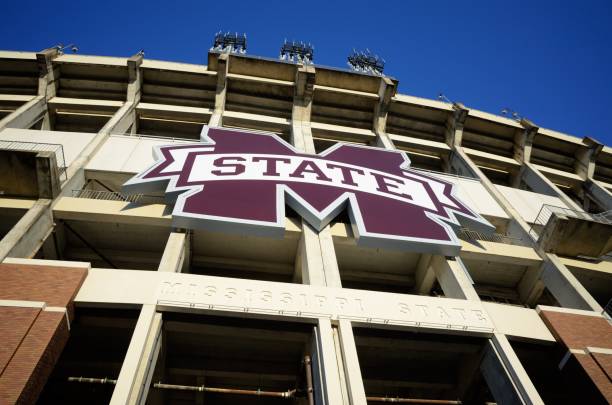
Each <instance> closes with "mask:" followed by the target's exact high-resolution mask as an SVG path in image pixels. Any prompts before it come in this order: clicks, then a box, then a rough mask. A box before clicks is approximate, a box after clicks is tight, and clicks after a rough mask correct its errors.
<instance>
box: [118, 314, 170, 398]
mask: <svg viewBox="0 0 612 405" xmlns="http://www.w3.org/2000/svg"><path fill="white" fill-rule="evenodd" d="M160 330H161V314H158V313H157V312H156V309H155V305H151V304H145V305H143V306H142V309H141V310H140V315H139V316H138V321H137V322H136V327H135V328H134V333H133V334H132V339H131V340H130V345H129V347H128V350H127V353H126V354H125V358H124V359H123V365H122V366H121V371H120V372H119V377H118V378H117V384H116V385H115V390H114V391H113V396H112V398H111V400H110V404H111V405H126V404H136V403H139V402H140V401H138V400H137V399H138V398H139V397H140V396H141V394H142V393H143V391H144V390H143V388H144V387H143V385H144V384H143V383H144V381H146V379H148V378H150V377H149V375H150V374H151V373H152V369H151V368H155V362H154V361H152V360H153V357H157V353H159V349H157V351H156V350H155V348H156V342H157V341H158V340H159V339H158V338H156V336H158V335H159V333H160ZM152 335H153V337H152ZM143 368H144V372H143ZM149 370H150V371H149ZM147 371H149V372H147ZM145 376H146V377H145Z"/></svg>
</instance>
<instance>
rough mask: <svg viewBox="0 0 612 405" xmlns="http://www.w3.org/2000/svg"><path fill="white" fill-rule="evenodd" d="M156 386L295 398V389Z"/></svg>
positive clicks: (158, 386)
mask: <svg viewBox="0 0 612 405" xmlns="http://www.w3.org/2000/svg"><path fill="white" fill-rule="evenodd" d="M153 386H154V387H155V388H161V389H166V390H178V391H199V392H215V393H218V394H236V395H253V396H258V397H276V398H293V397H294V396H295V390H289V391H262V390H239V389H232V388H213V387H206V386H204V385H199V386H198V385H174V384H162V383H155V384H153Z"/></svg>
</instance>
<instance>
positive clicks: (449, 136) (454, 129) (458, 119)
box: [446, 103, 469, 149]
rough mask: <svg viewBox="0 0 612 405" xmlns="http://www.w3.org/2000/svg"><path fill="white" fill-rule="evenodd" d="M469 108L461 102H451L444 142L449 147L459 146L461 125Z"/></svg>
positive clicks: (461, 135) (461, 136)
mask: <svg viewBox="0 0 612 405" xmlns="http://www.w3.org/2000/svg"><path fill="white" fill-rule="evenodd" d="M468 112H469V110H468V109H467V108H465V106H464V105H463V104H461V103H453V114H452V115H451V116H450V117H449V118H448V120H447V121H446V144H447V145H448V146H450V147H451V149H453V148H455V147H457V146H461V141H462V140H463V125H464V124H465V120H466V119H467V116H468Z"/></svg>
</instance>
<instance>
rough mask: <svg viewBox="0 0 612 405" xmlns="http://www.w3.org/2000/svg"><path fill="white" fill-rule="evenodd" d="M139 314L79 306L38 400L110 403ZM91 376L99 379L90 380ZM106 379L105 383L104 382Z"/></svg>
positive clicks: (93, 403) (41, 401) (126, 310)
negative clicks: (68, 335) (65, 340)
mask: <svg viewBox="0 0 612 405" xmlns="http://www.w3.org/2000/svg"><path fill="white" fill-rule="evenodd" d="M138 314H139V310H138V309H102V308H83V307H77V308H76V309H75V318H74V319H73V320H72V322H71V325H70V338H69V339H68V342H67V343H66V346H65V347H64V350H63V351H62V354H61V356H60V358H59V360H58V362H57V364H56V366H55V368H54V369H53V372H52V374H51V376H50V377H49V379H48V380H47V383H46V385H45V388H44V389H43V391H42V393H41V395H40V397H39V400H38V403H39V404H62V405H65V404H92V405H97V404H100V405H102V404H104V405H106V404H108V403H109V402H110V399H111V396H112V395H113V390H114V388H115V385H114V384H113V383H112V381H114V380H116V379H117V377H119V372H120V370H121V366H122V364H123V359H124V358H125V354H126V353H127V349H128V346H129V344H130V339H131V338H132V334H133V332H134V327H135V326H136V320H137V319H138ZM79 378H81V380H80V381H79ZM89 378H93V379H95V380H96V382H88V381H87V379H89ZM105 379H106V383H103V382H101V381H103V380H105ZM111 380H112V381H111Z"/></svg>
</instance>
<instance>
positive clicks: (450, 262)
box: [431, 256, 480, 301]
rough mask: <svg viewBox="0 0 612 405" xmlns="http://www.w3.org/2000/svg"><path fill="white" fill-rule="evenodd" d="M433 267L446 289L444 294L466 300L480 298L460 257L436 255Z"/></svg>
mask: <svg viewBox="0 0 612 405" xmlns="http://www.w3.org/2000/svg"><path fill="white" fill-rule="evenodd" d="M431 267H432V268H433V270H434V272H435V274H436V278H437V279H438V282H439V283H440V287H441V288H442V290H443V291H444V296H446V297H449V298H459V299H464V300H474V301H478V300H480V298H479V297H478V294H477V293H476V290H475V289H474V286H473V285H472V280H471V278H470V276H469V274H468V272H467V269H466V268H465V266H464V265H463V262H462V261H461V259H460V258H459V257H455V258H447V257H444V256H434V258H433V259H432V260H431Z"/></svg>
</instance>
